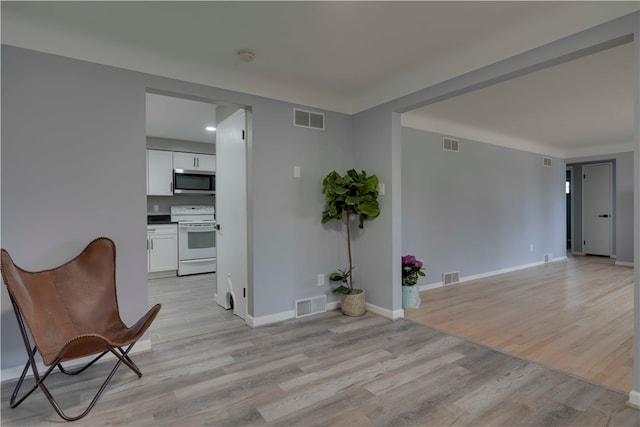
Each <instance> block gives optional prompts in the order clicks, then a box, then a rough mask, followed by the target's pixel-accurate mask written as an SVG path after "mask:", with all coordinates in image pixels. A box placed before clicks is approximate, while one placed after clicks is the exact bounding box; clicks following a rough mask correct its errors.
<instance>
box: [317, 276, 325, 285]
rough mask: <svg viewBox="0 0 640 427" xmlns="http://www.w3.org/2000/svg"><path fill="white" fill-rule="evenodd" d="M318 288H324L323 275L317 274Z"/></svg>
mask: <svg viewBox="0 0 640 427" xmlns="http://www.w3.org/2000/svg"><path fill="white" fill-rule="evenodd" d="M318 286H324V274H318Z"/></svg>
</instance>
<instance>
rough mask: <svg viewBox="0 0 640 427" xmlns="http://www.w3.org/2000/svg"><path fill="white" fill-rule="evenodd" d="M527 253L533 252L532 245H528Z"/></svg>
mask: <svg viewBox="0 0 640 427" xmlns="http://www.w3.org/2000/svg"><path fill="white" fill-rule="evenodd" d="M529 252H533V243H532V244H530V245H529Z"/></svg>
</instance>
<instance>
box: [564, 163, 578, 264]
mask: <svg viewBox="0 0 640 427" xmlns="http://www.w3.org/2000/svg"><path fill="white" fill-rule="evenodd" d="M566 170H567V171H568V172H569V182H570V184H569V205H570V209H571V212H570V215H571V218H570V220H569V225H570V226H571V230H569V236H570V239H571V252H572V253H573V248H574V246H575V244H576V238H575V232H574V223H575V221H574V215H575V214H576V209H575V203H574V199H575V197H574V193H575V191H574V189H575V186H576V183H575V177H576V174H575V170H574V169H573V165H569V166H567V167H566ZM565 182H566V178H565ZM565 214H566V212H565Z"/></svg>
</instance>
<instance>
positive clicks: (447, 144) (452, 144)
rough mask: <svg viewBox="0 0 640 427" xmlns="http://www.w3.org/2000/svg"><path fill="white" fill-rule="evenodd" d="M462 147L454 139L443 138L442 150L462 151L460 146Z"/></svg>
mask: <svg viewBox="0 0 640 427" xmlns="http://www.w3.org/2000/svg"><path fill="white" fill-rule="evenodd" d="M459 145H460V141H459V140H457V139H453V138H447V137H446V136H445V137H443V138H442V149H443V150H444V151H456V152H457V151H460V150H459V149H458V146H459Z"/></svg>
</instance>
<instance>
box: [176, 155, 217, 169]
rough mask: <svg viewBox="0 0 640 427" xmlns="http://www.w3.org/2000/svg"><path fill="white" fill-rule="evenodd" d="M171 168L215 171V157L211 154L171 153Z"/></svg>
mask: <svg viewBox="0 0 640 427" xmlns="http://www.w3.org/2000/svg"><path fill="white" fill-rule="evenodd" d="M173 168H174V169H185V170H196V171H207V172H215V171H216V156H215V155H211V154H197V153H179V152H174V153H173Z"/></svg>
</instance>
